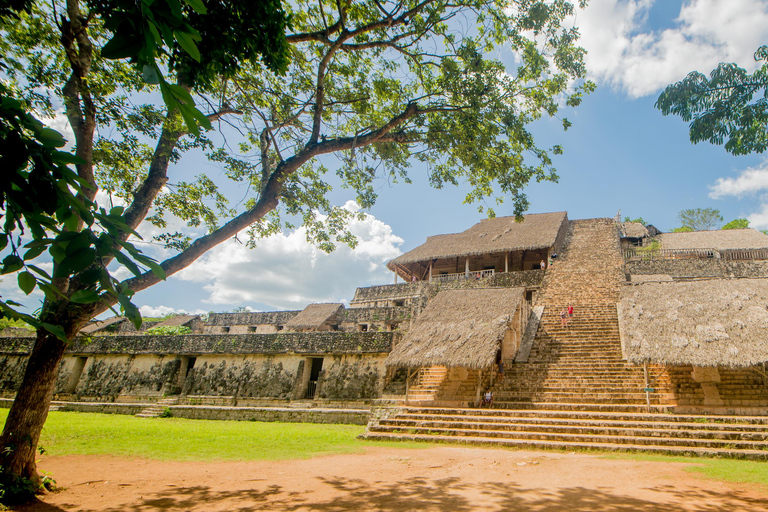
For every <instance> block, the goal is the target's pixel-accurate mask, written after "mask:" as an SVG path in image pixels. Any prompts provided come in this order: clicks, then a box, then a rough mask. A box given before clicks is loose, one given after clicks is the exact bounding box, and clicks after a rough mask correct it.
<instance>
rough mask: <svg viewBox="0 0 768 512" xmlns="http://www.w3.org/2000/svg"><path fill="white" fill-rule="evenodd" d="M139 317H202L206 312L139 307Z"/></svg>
mask: <svg viewBox="0 0 768 512" xmlns="http://www.w3.org/2000/svg"><path fill="white" fill-rule="evenodd" d="M139 312H141V316H143V317H161V316H166V315H203V314H205V313H207V311H203V310H202V309H196V310H195V311H187V310H185V309H176V308H172V307H169V306H147V305H144V306H141V307H140V308H139Z"/></svg>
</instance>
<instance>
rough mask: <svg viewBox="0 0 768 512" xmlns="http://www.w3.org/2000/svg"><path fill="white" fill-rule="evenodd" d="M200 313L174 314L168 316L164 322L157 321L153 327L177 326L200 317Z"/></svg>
mask: <svg viewBox="0 0 768 512" xmlns="http://www.w3.org/2000/svg"><path fill="white" fill-rule="evenodd" d="M199 318H200V315H173V316H172V317H169V318H166V319H165V320H163V321H162V322H158V323H156V324H155V325H154V326H153V327H175V326H177V325H187V324H189V323H191V322H193V321H194V320H196V319H199Z"/></svg>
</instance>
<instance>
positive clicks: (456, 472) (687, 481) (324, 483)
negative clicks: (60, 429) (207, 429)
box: [19, 446, 768, 512]
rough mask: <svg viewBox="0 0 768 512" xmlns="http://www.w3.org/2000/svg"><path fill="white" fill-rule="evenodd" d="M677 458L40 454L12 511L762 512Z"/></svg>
mask: <svg viewBox="0 0 768 512" xmlns="http://www.w3.org/2000/svg"><path fill="white" fill-rule="evenodd" d="M684 466H685V465H684V464H680V463H669V462H643V461H631V460H612V459H606V458H601V457H600V456H597V455H592V454H584V453H551V452H532V451H509V450H500V449H482V448H468V447H450V446H435V447H431V448H427V449H422V450H412V449H403V448H397V447H396V446H395V447H391V448H389V447H386V448H379V447H371V448H367V450H366V452H365V453H363V454H356V455H333V456H324V457H316V458H313V459H309V460H293V461H279V462H235V463H231V462H230V463H226V462H217V463H200V462H191V463H190V462H159V461H152V460H143V459H125V458H117V457H90V456H71V457H48V456H44V457H42V459H41V461H40V464H39V467H40V469H41V470H43V471H47V472H48V473H50V474H52V475H53V476H54V477H55V478H56V480H57V481H58V483H59V485H60V486H62V487H64V488H65V490H63V491H61V492H58V493H54V494H49V495H47V496H45V497H44V498H43V501H42V502H40V503H37V504H34V505H30V506H27V507H23V508H20V509H19V510H21V511H23V512H56V511H110V512H112V511H114V512H116V511H134V512H155V511H182V510H183V511H206V512H210V511H238V512H246V511H256V510H279V511H323V512H336V511H345V510H352V511H357V512H360V511H368V510H376V511H384V512H395V511H411V510H416V511H420V512H429V511H457V512H462V511H474V510H482V511H518V510H521V511H522V510H525V511H548V512H558V511H563V512H564V511H568V512H580V511H585V512H586V511H589V512H599V511H609V510H610V511H627V512H629V511H632V512H637V511H641V512H650V511H654V512H656V511H658V512H674V511H703V512H714V511H722V510H727V511H729V512H736V511H750V512H754V511H766V510H768V491H766V490H765V489H763V488H760V487H757V486H749V485H740V484H731V483H722V482H715V481H711V480H708V479H706V478H704V477H703V476H699V475H697V474H694V473H689V472H686V471H684V470H683V467H684Z"/></svg>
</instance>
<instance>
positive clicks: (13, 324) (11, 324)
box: [0, 318, 34, 331]
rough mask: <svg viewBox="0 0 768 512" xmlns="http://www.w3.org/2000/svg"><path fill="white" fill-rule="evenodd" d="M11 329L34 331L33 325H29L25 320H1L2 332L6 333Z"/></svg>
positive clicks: (0, 329)
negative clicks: (5, 331)
mask: <svg viewBox="0 0 768 512" xmlns="http://www.w3.org/2000/svg"><path fill="white" fill-rule="evenodd" d="M9 328H10V329H28V330H34V327H32V326H31V325H29V324H28V323H26V322H25V321H23V320H14V319H11V318H0V331H4V330H6V329H9Z"/></svg>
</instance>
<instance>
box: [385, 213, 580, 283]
mask: <svg viewBox="0 0 768 512" xmlns="http://www.w3.org/2000/svg"><path fill="white" fill-rule="evenodd" d="M567 219H568V217H567V214H566V212H555V213H536V214H529V215H526V216H525V220H523V221H521V222H516V221H515V218H514V217H496V218H494V219H484V220H482V221H480V222H479V223H477V224H475V225H474V226H472V227H471V228H469V229H468V230H466V231H462V232H461V233H452V234H449V235H435V236H430V237H428V238H427V241H426V242H425V243H423V244H422V245H420V246H418V247H416V248H415V249H413V250H411V251H408V252H407V253H405V254H403V255H402V256H399V257H397V258H395V259H394V260H392V261H390V262H389V263H387V267H388V268H389V269H390V270H392V271H394V270H395V266H396V265H404V264H406V263H413V262H416V261H427V260H431V259H437V258H455V257H457V256H468V255H469V256H471V255H479V254H492V253H498V252H507V251H518V250H524V249H525V250H533V249H547V248H549V247H552V246H553V245H555V240H556V239H557V233H558V231H559V230H560V226H562V224H563V222H565V221H566V220H567Z"/></svg>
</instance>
